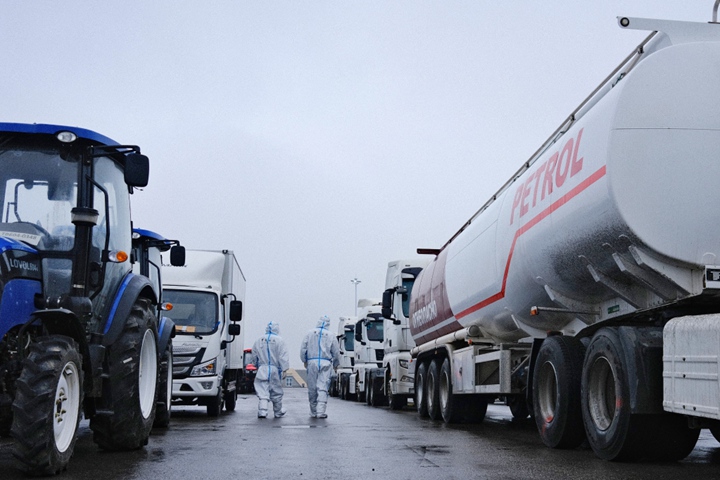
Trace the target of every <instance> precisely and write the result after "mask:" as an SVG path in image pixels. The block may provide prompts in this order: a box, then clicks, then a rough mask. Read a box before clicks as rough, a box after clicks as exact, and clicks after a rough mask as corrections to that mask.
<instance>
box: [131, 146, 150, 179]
mask: <svg viewBox="0 0 720 480" xmlns="http://www.w3.org/2000/svg"><path fill="white" fill-rule="evenodd" d="M149 177H150V160H148V157H146V156H145V155H140V154H139V153H130V154H127V155H125V183H126V184H127V185H128V186H129V187H146V186H147V184H148V178H149Z"/></svg>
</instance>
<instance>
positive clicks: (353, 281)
mask: <svg viewBox="0 0 720 480" xmlns="http://www.w3.org/2000/svg"><path fill="white" fill-rule="evenodd" d="M350 283H354V284H355V316H356V317H357V286H358V283H360V280H358V279H357V277H355V278H353V279H352V280H350Z"/></svg>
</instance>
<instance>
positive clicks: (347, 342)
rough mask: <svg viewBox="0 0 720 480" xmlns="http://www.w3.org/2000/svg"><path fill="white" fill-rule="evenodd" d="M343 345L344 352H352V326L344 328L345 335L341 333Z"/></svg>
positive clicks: (353, 339) (353, 344) (353, 346)
mask: <svg viewBox="0 0 720 480" xmlns="http://www.w3.org/2000/svg"><path fill="white" fill-rule="evenodd" d="M342 338H343V347H344V348H345V351H346V352H352V351H353V350H354V349H355V337H354V336H353V329H352V327H351V328H350V329H348V330H345V335H343V337H342Z"/></svg>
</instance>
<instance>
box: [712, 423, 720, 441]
mask: <svg viewBox="0 0 720 480" xmlns="http://www.w3.org/2000/svg"><path fill="white" fill-rule="evenodd" d="M710 433H712V436H713V437H715V440H717V441H718V442H720V424H718V423H714V424H713V425H711V426H710Z"/></svg>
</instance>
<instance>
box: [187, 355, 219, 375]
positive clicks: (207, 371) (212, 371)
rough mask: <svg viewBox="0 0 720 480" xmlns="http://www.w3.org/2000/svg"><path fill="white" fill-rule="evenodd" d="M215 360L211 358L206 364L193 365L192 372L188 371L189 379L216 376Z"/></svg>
mask: <svg viewBox="0 0 720 480" xmlns="http://www.w3.org/2000/svg"><path fill="white" fill-rule="evenodd" d="M215 360H217V359H216V358H213V359H212V360H210V361H208V362H204V363H201V364H200V365H195V366H194V367H193V368H192V370H191V371H190V376H191V377H205V376H208V375H216V374H217V362H216V361H215Z"/></svg>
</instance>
